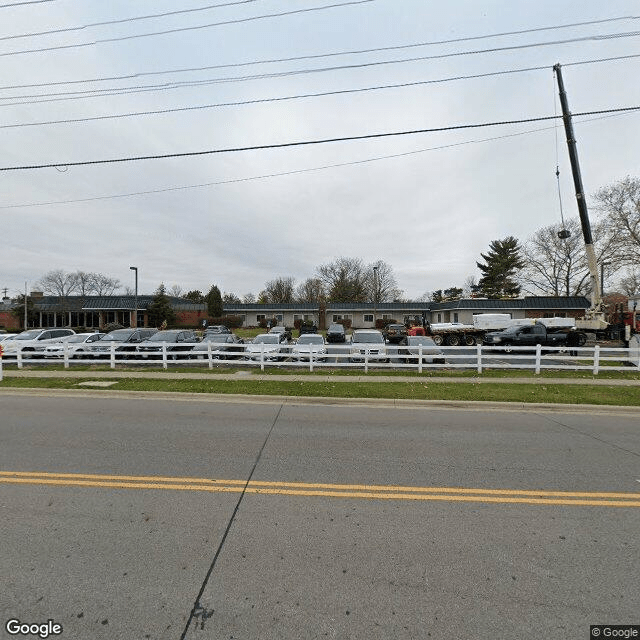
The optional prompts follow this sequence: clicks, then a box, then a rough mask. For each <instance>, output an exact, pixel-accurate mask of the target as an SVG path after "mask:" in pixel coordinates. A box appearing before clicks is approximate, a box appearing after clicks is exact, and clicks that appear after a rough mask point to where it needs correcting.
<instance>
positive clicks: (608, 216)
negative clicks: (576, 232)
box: [594, 176, 640, 268]
mask: <svg viewBox="0 0 640 640" xmlns="http://www.w3.org/2000/svg"><path fill="white" fill-rule="evenodd" d="M594 200H595V202H596V209H597V210H598V211H599V212H600V213H601V214H602V215H603V218H604V221H605V222H606V223H607V232H608V234H609V235H610V236H611V240H612V243H613V244H614V245H615V259H616V261H617V262H619V263H620V264H621V265H625V266H631V267H632V268H633V267H635V266H637V264H638V261H640V178H632V177H630V176H627V177H626V178H623V179H622V180H620V181H619V182H616V183H615V184H613V185H611V186H608V187H604V188H602V189H600V191H598V192H597V193H596V195H595V196H594Z"/></svg>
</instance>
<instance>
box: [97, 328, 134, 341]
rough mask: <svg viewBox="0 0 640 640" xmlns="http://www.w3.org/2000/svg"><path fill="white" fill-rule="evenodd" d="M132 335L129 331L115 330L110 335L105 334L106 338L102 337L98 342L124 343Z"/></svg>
mask: <svg viewBox="0 0 640 640" xmlns="http://www.w3.org/2000/svg"><path fill="white" fill-rule="evenodd" d="M132 333H133V331H131V330H130V329H116V330H115V331H112V332H111V333H107V335H106V336H102V338H100V340H104V341H105V342H106V341H111V342H124V341H125V340H126V339H127V338H129V336H130V335H131V334H132Z"/></svg>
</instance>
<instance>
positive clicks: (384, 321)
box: [376, 318, 400, 330]
mask: <svg viewBox="0 0 640 640" xmlns="http://www.w3.org/2000/svg"><path fill="white" fill-rule="evenodd" d="M389 324H400V323H399V322H398V321H397V320H388V319H385V318H378V319H377V320H376V329H380V330H382V329H384V328H385V327H386V326H387V325H389Z"/></svg>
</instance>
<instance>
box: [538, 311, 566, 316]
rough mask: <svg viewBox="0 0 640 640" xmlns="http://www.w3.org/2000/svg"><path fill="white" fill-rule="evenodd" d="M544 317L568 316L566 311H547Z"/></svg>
mask: <svg viewBox="0 0 640 640" xmlns="http://www.w3.org/2000/svg"><path fill="white" fill-rule="evenodd" d="M542 317H543V318H566V317H567V314H566V312H565V311H559V312H558V313H545V314H544V315H543V316H542Z"/></svg>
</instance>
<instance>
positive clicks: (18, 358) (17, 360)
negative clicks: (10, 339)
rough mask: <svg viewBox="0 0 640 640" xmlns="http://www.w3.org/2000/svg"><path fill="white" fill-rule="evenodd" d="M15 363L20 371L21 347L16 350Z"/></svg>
mask: <svg viewBox="0 0 640 640" xmlns="http://www.w3.org/2000/svg"><path fill="white" fill-rule="evenodd" d="M16 362H17V363H18V369H22V346H19V347H18V348H17V349H16Z"/></svg>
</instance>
